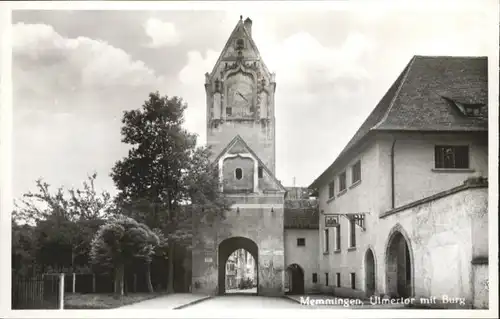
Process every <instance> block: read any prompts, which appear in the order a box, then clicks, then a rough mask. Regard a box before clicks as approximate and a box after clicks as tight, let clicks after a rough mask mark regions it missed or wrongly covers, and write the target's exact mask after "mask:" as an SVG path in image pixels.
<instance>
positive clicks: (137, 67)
mask: <svg viewBox="0 0 500 319" xmlns="http://www.w3.org/2000/svg"><path fill="white" fill-rule="evenodd" d="M12 39H13V41H12V42H13V43H12V47H13V54H14V65H15V66H16V67H17V68H18V69H21V70H22V73H23V74H22V75H26V73H29V75H30V76H32V77H34V78H35V79H34V80H35V81H38V80H42V79H43V80H42V81H40V82H41V83H44V82H45V83H46V82H47V81H51V80H52V81H54V82H56V83H52V85H54V86H57V87H59V88H60V89H74V88H76V87H78V88H79V89H99V88H105V87H113V86H132V87H137V86H148V85H154V84H155V83H156V82H157V81H158V80H159V79H161V78H160V77H158V76H157V75H156V74H155V72H154V71H153V70H152V69H150V68H148V67H147V66H146V65H145V63H144V62H143V61H140V60H134V59H132V57H131V56H130V55H129V54H128V53H126V52H125V51H124V50H122V49H120V48H116V47H113V46H111V45H110V44H108V43H107V42H105V41H102V40H95V39H90V38H87V37H77V38H64V37H62V36H61V35H60V34H58V33H57V32H56V31H55V30H54V28H53V27H52V26H49V25H45V24H24V23H17V24H15V25H14V27H13V37H12ZM34 68H36V72H32V71H34ZM40 82H38V83H40ZM22 83H23V82H22V81H16V84H22Z"/></svg>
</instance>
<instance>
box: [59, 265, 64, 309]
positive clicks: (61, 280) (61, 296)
mask: <svg viewBox="0 0 500 319" xmlns="http://www.w3.org/2000/svg"><path fill="white" fill-rule="evenodd" d="M59 309H61V310H63V309H64V273H62V274H59Z"/></svg>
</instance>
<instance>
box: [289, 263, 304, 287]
mask: <svg viewBox="0 0 500 319" xmlns="http://www.w3.org/2000/svg"><path fill="white" fill-rule="evenodd" d="M286 273H287V277H288V287H289V290H288V294H290V295H303V294H304V270H303V269H302V267H300V266H299V265H298V264H291V265H290V266H288V267H287V269H286Z"/></svg>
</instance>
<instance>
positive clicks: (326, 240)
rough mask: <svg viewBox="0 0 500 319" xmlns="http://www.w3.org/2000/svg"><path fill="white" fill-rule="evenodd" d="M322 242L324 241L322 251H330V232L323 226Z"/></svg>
mask: <svg viewBox="0 0 500 319" xmlns="http://www.w3.org/2000/svg"><path fill="white" fill-rule="evenodd" d="M323 243H324V252H325V253H328V252H329V251H330V234H329V229H328V228H325V230H324V231H323Z"/></svg>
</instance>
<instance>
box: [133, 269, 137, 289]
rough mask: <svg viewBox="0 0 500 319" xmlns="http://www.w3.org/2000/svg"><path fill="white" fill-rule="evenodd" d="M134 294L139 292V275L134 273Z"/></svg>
mask: <svg viewBox="0 0 500 319" xmlns="http://www.w3.org/2000/svg"><path fill="white" fill-rule="evenodd" d="M134 292H137V274H135V273H134Z"/></svg>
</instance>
